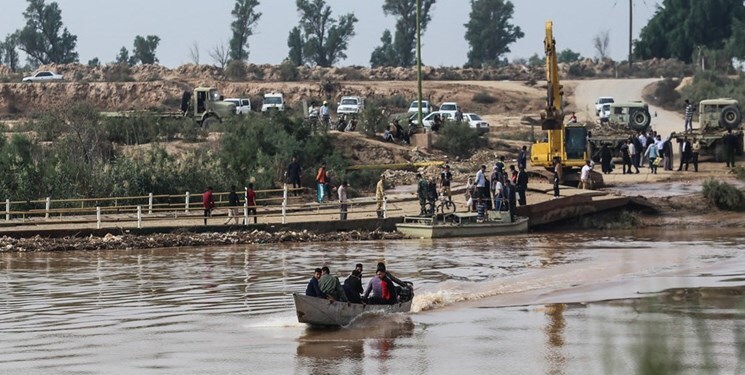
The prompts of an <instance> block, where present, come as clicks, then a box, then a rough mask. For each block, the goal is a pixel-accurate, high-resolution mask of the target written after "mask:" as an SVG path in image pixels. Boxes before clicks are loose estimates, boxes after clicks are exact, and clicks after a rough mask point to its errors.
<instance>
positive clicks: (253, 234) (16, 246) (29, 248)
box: [0, 230, 404, 253]
mask: <svg viewBox="0 0 745 375" xmlns="http://www.w3.org/2000/svg"><path fill="white" fill-rule="evenodd" d="M401 238H404V236H403V235H402V234H400V233H397V232H384V231H371V232H362V231H356V230H353V231H348V232H339V233H321V234H317V233H313V232H309V231H307V230H304V231H301V232H294V231H281V232H274V233H269V232H264V231H259V230H253V231H233V232H226V233H190V232H174V233H159V234H152V235H146V236H142V235H135V234H122V235H113V234H111V233H108V234H106V235H105V236H103V237H95V236H89V237H83V238H80V237H74V236H68V237H62V238H45V237H41V236H35V237H29V238H12V237H7V236H4V237H0V253H8V252H38V251H72V250H123V249H152V248H163V247H186V246H218V245H239V244H263V243H279V242H292V243H299V242H342V241H371V240H397V239H401Z"/></svg>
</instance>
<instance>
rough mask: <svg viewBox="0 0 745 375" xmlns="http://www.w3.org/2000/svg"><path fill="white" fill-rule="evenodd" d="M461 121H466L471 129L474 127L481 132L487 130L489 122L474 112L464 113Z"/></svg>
mask: <svg viewBox="0 0 745 375" xmlns="http://www.w3.org/2000/svg"><path fill="white" fill-rule="evenodd" d="M463 121H465V122H467V123H468V126H470V127H471V129H476V130H478V131H480V132H482V133H488V132H489V123H488V122H486V121H484V119H482V118H481V117H480V116H479V115H477V114H475V113H464V114H463Z"/></svg>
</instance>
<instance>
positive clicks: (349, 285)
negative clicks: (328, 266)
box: [343, 269, 363, 303]
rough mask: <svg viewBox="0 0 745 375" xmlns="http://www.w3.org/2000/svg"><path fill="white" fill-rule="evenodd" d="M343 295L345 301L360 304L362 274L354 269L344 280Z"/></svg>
mask: <svg viewBox="0 0 745 375" xmlns="http://www.w3.org/2000/svg"><path fill="white" fill-rule="evenodd" d="M343 288H344V294H345V295H346V297H347V301H349V302H352V303H362V298H361V294H362V292H363V291H362V272H360V271H358V270H357V269H355V270H354V271H352V274H351V275H349V277H347V279H346V280H344V286H343Z"/></svg>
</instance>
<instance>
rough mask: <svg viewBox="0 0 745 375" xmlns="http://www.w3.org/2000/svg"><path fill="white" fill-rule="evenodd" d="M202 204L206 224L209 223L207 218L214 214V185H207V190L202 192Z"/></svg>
mask: <svg viewBox="0 0 745 375" xmlns="http://www.w3.org/2000/svg"><path fill="white" fill-rule="evenodd" d="M202 205H203V206H204V225H207V218H209V217H210V216H211V215H212V210H213V209H214V208H215V197H213V196H212V186H208V187H207V191H205V192H204V194H202Z"/></svg>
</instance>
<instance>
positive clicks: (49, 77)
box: [21, 70, 65, 82]
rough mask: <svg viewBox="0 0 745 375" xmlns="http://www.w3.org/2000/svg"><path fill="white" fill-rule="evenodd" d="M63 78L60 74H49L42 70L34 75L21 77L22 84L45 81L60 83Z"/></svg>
mask: <svg viewBox="0 0 745 375" xmlns="http://www.w3.org/2000/svg"><path fill="white" fill-rule="evenodd" d="M64 78H65V77H63V76H62V74H57V73H55V72H50V71H48V70H42V71H39V72H36V73H35V74H34V75H32V76H29V77H23V79H22V80H21V81H22V82H46V81H61V80H63V79H64Z"/></svg>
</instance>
